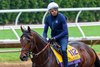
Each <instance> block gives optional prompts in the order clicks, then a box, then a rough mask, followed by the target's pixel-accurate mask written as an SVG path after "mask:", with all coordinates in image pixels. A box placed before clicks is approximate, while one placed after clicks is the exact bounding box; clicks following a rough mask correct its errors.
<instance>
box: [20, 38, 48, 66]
mask: <svg viewBox="0 0 100 67" xmlns="http://www.w3.org/2000/svg"><path fill="white" fill-rule="evenodd" d="M26 38H27V37H26ZM28 39H30V38H28ZM30 41H31V42H30V43H29V44H30V47H29V50H24V49H22V50H21V51H27V53H28V57H29V58H30V59H31V61H32V59H36V58H37V57H38V56H39V55H40V54H42V53H43V52H44V51H45V50H46V49H47V48H48V47H49V46H50V42H48V43H47V44H46V46H45V47H44V48H43V49H42V50H40V51H39V52H37V53H33V51H32V47H33V43H34V39H31V40H30ZM34 46H35V48H36V49H37V46H36V44H35V45H34ZM24 47H25V45H24V46H23V48H24ZM48 60H49V57H47V59H46V60H45V61H44V62H43V63H42V64H39V65H36V63H35V62H33V61H32V62H33V65H35V66H42V65H44V64H46V63H47V61H48Z"/></svg>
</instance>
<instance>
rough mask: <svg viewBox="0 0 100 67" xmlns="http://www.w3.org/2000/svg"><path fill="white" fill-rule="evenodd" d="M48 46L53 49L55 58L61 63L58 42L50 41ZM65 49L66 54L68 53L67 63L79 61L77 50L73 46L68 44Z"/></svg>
mask: <svg viewBox="0 0 100 67" xmlns="http://www.w3.org/2000/svg"><path fill="white" fill-rule="evenodd" d="M50 48H51V50H52V51H53V53H54V55H55V57H56V59H57V62H58V63H59V64H61V63H62V62H63V59H62V51H61V48H60V46H59V45H58V43H57V42H54V43H52V45H51V46H50ZM66 51H67V54H68V55H66V56H67V57H68V62H69V63H68V65H70V64H76V63H79V62H80V55H79V52H78V50H77V49H76V48H74V47H73V46H70V45H68V48H67V50H66Z"/></svg>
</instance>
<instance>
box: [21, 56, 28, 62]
mask: <svg viewBox="0 0 100 67" xmlns="http://www.w3.org/2000/svg"><path fill="white" fill-rule="evenodd" d="M20 59H21V61H27V60H28V56H27V55H25V56H20Z"/></svg>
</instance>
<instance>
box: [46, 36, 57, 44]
mask: <svg viewBox="0 0 100 67" xmlns="http://www.w3.org/2000/svg"><path fill="white" fill-rule="evenodd" d="M55 40H56V39H55V38H54V37H53V38H49V40H48V42H50V43H52V42H54V41H55Z"/></svg>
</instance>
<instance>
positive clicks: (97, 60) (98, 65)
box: [93, 50, 100, 67]
mask: <svg viewBox="0 0 100 67" xmlns="http://www.w3.org/2000/svg"><path fill="white" fill-rule="evenodd" d="M93 51H94V50H93ZM94 53H95V55H96V60H95V63H94V65H95V67H100V60H99V57H98V56H97V54H96V52H95V51H94Z"/></svg>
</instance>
